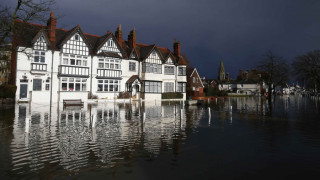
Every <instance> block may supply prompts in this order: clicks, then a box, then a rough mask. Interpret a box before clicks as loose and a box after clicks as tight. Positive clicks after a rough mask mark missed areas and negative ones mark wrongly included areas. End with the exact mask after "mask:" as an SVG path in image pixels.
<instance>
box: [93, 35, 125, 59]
mask: <svg viewBox="0 0 320 180" xmlns="http://www.w3.org/2000/svg"><path fill="white" fill-rule="evenodd" d="M102 52H115V53H118V54H119V55H120V56H121V52H120V48H119V47H118V44H117V43H116V41H115V39H114V38H113V37H110V38H109V39H107V40H106V41H105V43H104V44H103V45H102V46H101V48H100V49H98V51H97V53H98V54H99V53H102Z"/></svg>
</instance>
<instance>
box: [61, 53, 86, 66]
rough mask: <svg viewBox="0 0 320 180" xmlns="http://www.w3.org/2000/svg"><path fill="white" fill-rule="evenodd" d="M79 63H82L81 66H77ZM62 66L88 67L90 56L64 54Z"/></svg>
mask: <svg viewBox="0 0 320 180" xmlns="http://www.w3.org/2000/svg"><path fill="white" fill-rule="evenodd" d="M72 61H73V62H74V64H73V63H71V62H72ZM78 62H80V65H77V63H78ZM61 64H62V65H67V66H81V67H88V56H79V55H71V54H63V56H62V63H61Z"/></svg>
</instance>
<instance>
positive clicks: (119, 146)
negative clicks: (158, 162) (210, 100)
mask: <svg viewBox="0 0 320 180" xmlns="http://www.w3.org/2000/svg"><path fill="white" fill-rule="evenodd" d="M52 109H53V110H54V111H53V112H51V113H50V107H49V106H47V105H43V104H17V105H16V110H15V113H16V120H15V123H14V128H13V134H14V138H13V140H12V143H11V149H12V154H11V155H12V157H13V160H12V165H13V171H17V172H18V173H25V172H27V171H37V170H39V169H41V168H44V166H45V164H58V166H62V167H63V168H64V169H65V170H67V171H69V172H72V173H76V172H78V171H79V170H80V169H81V168H84V167H88V166H92V165H94V166H104V167H113V166H115V165H116V164H117V162H118V161H120V160H121V159H123V154H124V153H125V152H133V151H136V150H141V149H143V150H144V151H146V152H147V153H148V154H149V156H151V157H156V156H158V155H159V153H160V151H161V150H163V149H175V148H174V146H175V147H176V146H177V145H174V143H180V141H175V140H177V139H178V140H180V139H181V140H182V139H185V136H186V134H185V133H184V131H185V128H186V125H187V123H186V115H185V110H182V111H181V109H182V105H181V104H180V103H172V102H171V104H170V105H168V104H165V105H162V104H161V103H159V102H158V103H157V104H154V103H149V102H143V103H142V104H140V103H139V102H134V103H132V104H129V103H127V104H126V103H116V104H113V103H99V104H85V106H84V107H83V108H72V107H70V108H69V107H67V108H65V109H64V108H63V107H62V105H61V104H60V105H59V104H54V105H53V107H52ZM143 112H144V113H145V114H146V119H145V121H144V122H143V121H142V116H143ZM181 112H182V113H183V114H181ZM193 115H196V116H197V117H192V119H193V120H192V122H190V123H189V125H191V126H194V127H196V124H197V122H196V121H199V120H200V117H198V116H200V114H199V113H195V114H193ZM93 123H94V125H93Z"/></svg>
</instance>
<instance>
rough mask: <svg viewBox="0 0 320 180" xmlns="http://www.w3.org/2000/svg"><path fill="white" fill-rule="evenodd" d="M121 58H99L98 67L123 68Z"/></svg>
mask: <svg viewBox="0 0 320 180" xmlns="http://www.w3.org/2000/svg"><path fill="white" fill-rule="evenodd" d="M120 64H121V61H120V60H111V59H109V58H105V59H99V64H98V68H100V69H121V66H120Z"/></svg>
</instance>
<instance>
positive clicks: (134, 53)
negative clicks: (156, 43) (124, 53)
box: [130, 50, 137, 59]
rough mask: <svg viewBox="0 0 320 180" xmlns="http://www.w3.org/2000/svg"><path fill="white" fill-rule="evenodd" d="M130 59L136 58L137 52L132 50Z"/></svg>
mask: <svg viewBox="0 0 320 180" xmlns="http://www.w3.org/2000/svg"><path fill="white" fill-rule="evenodd" d="M130 59H137V54H136V52H135V51H134V50H133V51H132V53H131V56H130Z"/></svg>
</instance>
